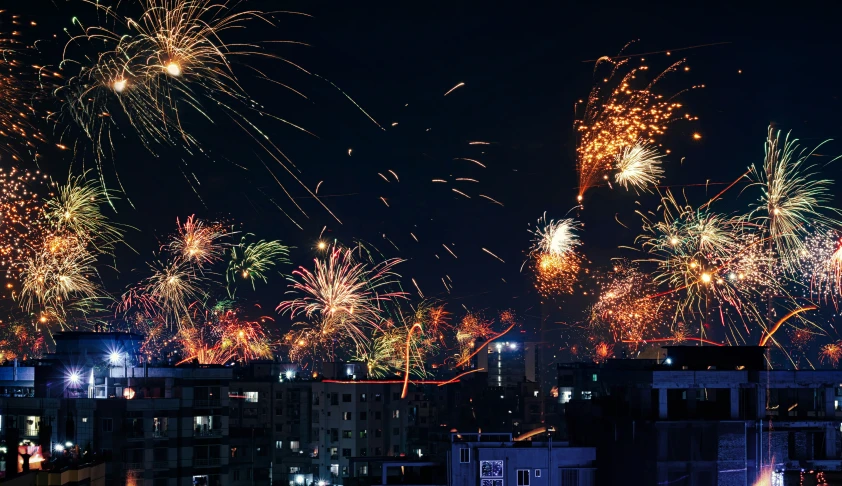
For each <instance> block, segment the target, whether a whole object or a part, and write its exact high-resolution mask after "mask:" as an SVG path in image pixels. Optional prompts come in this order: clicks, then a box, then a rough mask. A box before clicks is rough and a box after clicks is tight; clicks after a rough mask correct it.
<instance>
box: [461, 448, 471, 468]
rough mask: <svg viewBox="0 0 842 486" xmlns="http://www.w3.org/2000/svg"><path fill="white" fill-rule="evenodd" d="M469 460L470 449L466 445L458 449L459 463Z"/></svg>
mask: <svg viewBox="0 0 842 486" xmlns="http://www.w3.org/2000/svg"><path fill="white" fill-rule="evenodd" d="M468 462H471V450H470V449H468V448H467V447H463V448H461V449H459V463H461V464H465V463H468Z"/></svg>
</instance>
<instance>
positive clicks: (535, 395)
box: [532, 390, 538, 398]
mask: <svg viewBox="0 0 842 486" xmlns="http://www.w3.org/2000/svg"><path fill="white" fill-rule="evenodd" d="M532 396H533V397H535V398H538V390H535V391H533V392H532Z"/></svg>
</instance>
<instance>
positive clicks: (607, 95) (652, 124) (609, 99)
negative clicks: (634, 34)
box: [574, 57, 693, 201]
mask: <svg viewBox="0 0 842 486" xmlns="http://www.w3.org/2000/svg"><path fill="white" fill-rule="evenodd" d="M630 59H631V58H624V59H623V60H620V61H614V60H612V59H611V58H609V57H602V58H600V59H599V60H598V61H597V62H596V66H595V68H594V73H595V74H596V73H597V71H598V70H600V67H601V66H602V65H608V66H610V69H611V72H610V74H609V75H608V76H607V77H600V78H598V79H597V82H596V84H595V85H594V87H593V88H592V89H591V92H590V94H589V95H588V101H587V104H586V105H585V109H584V113H583V114H582V117H581V118H580V119H577V120H576V121H575V123H574V128H575V129H576V132H577V133H578V143H577V146H576V154H577V169H578V172H579V201H581V200H582V196H583V195H584V194H585V191H587V190H588V188H590V187H591V186H593V185H594V184H595V183H596V182H597V181H598V180H599V179H600V178H605V177H607V175H606V173H607V172H608V171H609V170H610V169H611V168H612V164H613V163H614V161H615V159H617V158H618V156H619V155H620V154H621V152H622V151H623V150H624V149H627V148H629V147H633V146H635V145H637V144H638V143H655V139H656V138H657V137H659V136H662V135H663V134H664V133H665V132H666V130H667V127H668V125H669V124H670V123H671V122H673V121H675V120H678V119H693V118H692V117H690V115H683V116H682V115H680V114H679V111H680V108H681V104H680V103H676V102H674V101H670V100H667V99H664V97H663V96H662V95H656V94H655V93H654V92H653V91H652V88H653V87H654V86H655V84H656V83H657V82H658V81H659V80H660V79H661V78H662V77H663V76H664V75H665V74H666V73H668V72H670V71H674V70H675V69H676V68H677V67H678V66H679V65H680V64H681V63H682V62H683V61H679V62H677V63H675V64H673V65H671V66H670V67H668V68H667V69H666V70H664V71H663V72H661V73H660V74H659V75H657V76H656V77H655V78H654V79H653V80H652V81H651V82H649V83H648V84H646V85H642V86H638V87H636V86H635V85H637V84H638V83H639V82H638V81H637V80H638V78H642V77H643V75H644V73H645V72H646V71H648V69H649V68H648V67H647V66H645V65H641V66H639V67H635V68H632V69H630V70H628V71H626V70H625V68H626V67H627V65H628V63H629V62H630ZM624 71H625V72H626V74H625V75H622V77H621V75H620V74H619V73H621V72H624Z"/></svg>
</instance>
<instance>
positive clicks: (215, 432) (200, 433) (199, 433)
mask: <svg viewBox="0 0 842 486" xmlns="http://www.w3.org/2000/svg"><path fill="white" fill-rule="evenodd" d="M221 436H222V430H221V429H205V430H194V431H193V437H221Z"/></svg>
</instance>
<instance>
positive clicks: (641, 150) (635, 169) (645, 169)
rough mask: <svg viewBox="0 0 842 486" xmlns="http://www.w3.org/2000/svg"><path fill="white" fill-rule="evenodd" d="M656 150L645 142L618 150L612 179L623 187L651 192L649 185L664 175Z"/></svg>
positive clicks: (661, 156)
mask: <svg viewBox="0 0 842 486" xmlns="http://www.w3.org/2000/svg"><path fill="white" fill-rule="evenodd" d="M662 158H663V155H659V154H658V151H657V150H655V149H654V148H652V147H651V146H649V145H647V144H645V143H636V144H634V145H628V146H625V147H623V148H622V150H620V153H618V154H617V156H616V158H615V160H614V167H615V169H616V170H617V173H616V174H615V175H614V179H615V180H616V181H617V183H618V184H620V185H621V186H623V189H628V188H630V187H631V188H634V190H635V191H636V192H637V191H645V192H652V189H651V186H654V185H655V184H657V183H658V180H660V179H661V178H662V177H663V176H664V171H663V169H662V168H661V159H662Z"/></svg>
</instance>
